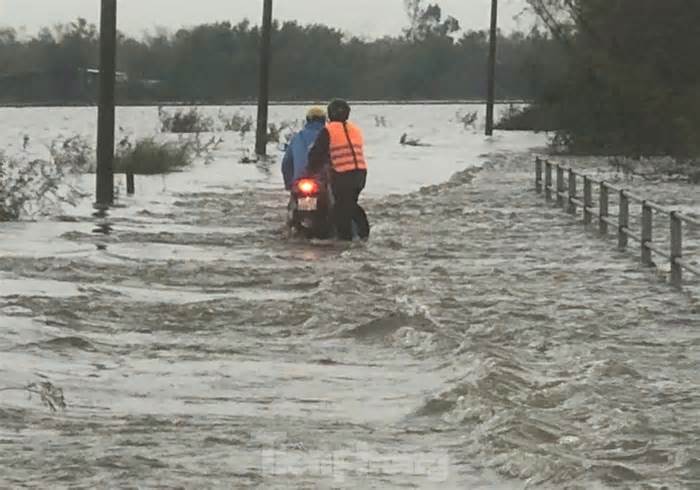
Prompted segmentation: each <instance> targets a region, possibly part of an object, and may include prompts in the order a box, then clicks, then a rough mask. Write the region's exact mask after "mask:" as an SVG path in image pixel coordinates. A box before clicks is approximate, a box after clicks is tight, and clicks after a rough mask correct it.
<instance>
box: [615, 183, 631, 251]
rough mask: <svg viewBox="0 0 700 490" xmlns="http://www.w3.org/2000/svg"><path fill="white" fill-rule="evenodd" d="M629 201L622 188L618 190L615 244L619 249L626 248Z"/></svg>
mask: <svg viewBox="0 0 700 490" xmlns="http://www.w3.org/2000/svg"><path fill="white" fill-rule="evenodd" d="M629 219H630V202H629V199H628V198H627V195H626V194H625V191H624V190H621V191H620V213H619V219H618V221H619V226H618V230H617V246H618V247H619V248H620V250H624V249H626V248H627V228H629Z"/></svg>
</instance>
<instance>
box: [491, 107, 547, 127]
mask: <svg viewBox="0 0 700 490" xmlns="http://www.w3.org/2000/svg"><path fill="white" fill-rule="evenodd" d="M557 126H558V124H557V118H556V114H554V112H553V111H552V110H551V109H549V108H547V107H545V106H543V105H531V106H527V107H522V108H520V107H515V106H513V105H511V106H509V107H508V110H507V111H506V113H505V114H504V115H503V117H502V118H501V120H500V121H499V122H498V123H497V124H496V129H499V130H502V131H536V132H539V131H556V130H557V129H559V128H558V127H557Z"/></svg>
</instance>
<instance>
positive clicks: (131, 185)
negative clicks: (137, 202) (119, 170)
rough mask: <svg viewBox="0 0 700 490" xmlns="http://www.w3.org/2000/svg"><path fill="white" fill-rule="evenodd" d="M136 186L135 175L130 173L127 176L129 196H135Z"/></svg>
mask: <svg viewBox="0 0 700 490" xmlns="http://www.w3.org/2000/svg"><path fill="white" fill-rule="evenodd" d="M135 187H136V186H135V185H134V174H131V173H128V174H126V193H127V194H128V195H129V196H133V195H134V193H135V190H136V189H135Z"/></svg>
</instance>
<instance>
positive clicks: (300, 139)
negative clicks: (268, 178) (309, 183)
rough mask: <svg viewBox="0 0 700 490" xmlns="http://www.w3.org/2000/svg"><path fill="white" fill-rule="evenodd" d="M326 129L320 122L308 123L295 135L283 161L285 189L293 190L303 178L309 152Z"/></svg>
mask: <svg viewBox="0 0 700 490" xmlns="http://www.w3.org/2000/svg"><path fill="white" fill-rule="evenodd" d="M324 127H325V124H324V123H322V122H319V121H312V122H309V123H306V126H304V129H302V130H301V131H299V132H298V133H297V134H295V135H294V137H293V138H292V141H290V143H289V146H288V147H287V151H286V153H285V154H284V158H283V159H282V176H283V177H284V187H285V189H287V190H291V188H292V185H293V184H294V182H296V181H297V180H299V179H300V178H302V177H303V176H304V175H305V173H306V169H307V167H308V165H309V150H310V149H311V147H312V146H313V144H314V142H315V141H316V137H317V136H318V133H320V132H321V130H322V129H323V128H324Z"/></svg>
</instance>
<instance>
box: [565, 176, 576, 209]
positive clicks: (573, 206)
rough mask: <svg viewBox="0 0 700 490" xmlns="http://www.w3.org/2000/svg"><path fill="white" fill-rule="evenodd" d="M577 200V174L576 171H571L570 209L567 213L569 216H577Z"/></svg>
mask: <svg viewBox="0 0 700 490" xmlns="http://www.w3.org/2000/svg"><path fill="white" fill-rule="evenodd" d="M574 199H576V172H574V169H572V168H570V169H569V207H568V209H567V212H568V213H569V214H576V204H575V203H574Z"/></svg>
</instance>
